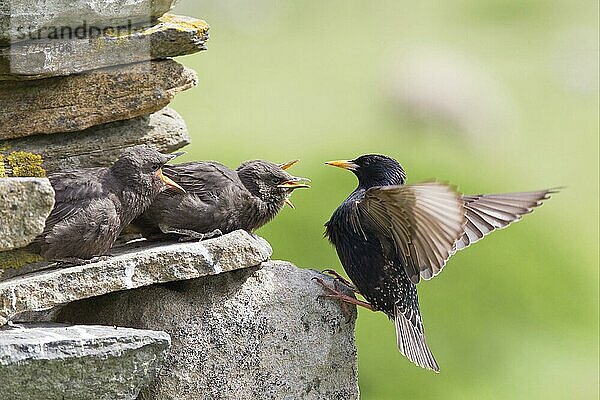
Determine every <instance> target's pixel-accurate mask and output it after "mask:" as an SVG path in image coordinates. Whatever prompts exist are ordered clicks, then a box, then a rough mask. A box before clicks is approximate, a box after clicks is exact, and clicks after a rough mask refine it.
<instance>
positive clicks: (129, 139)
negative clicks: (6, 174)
mask: <svg viewBox="0 0 600 400" xmlns="http://www.w3.org/2000/svg"><path fill="white" fill-rule="evenodd" d="M189 143H190V137H189V135H188V131H187V127H186V125H185V121H184V120H183V118H182V117H181V116H180V115H179V114H178V113H177V112H176V111H175V110H173V109H171V108H168V107H166V108H163V109H162V110H160V111H157V112H155V113H153V114H150V115H146V116H142V117H136V118H132V119H127V120H123V121H116V122H110V123H107V124H102V125H97V126H93V127H91V128H88V129H86V130H84V131H79V132H69V133H57V134H53V135H36V136H28V137H24V138H17V139H7V140H4V141H0V149H4V150H6V151H26V152H29V153H34V154H40V155H41V156H42V157H43V160H44V161H43V167H44V169H45V170H46V171H47V172H48V173H52V172H56V171H60V170H66V169H72V168H88V167H103V166H109V165H112V163H114V161H115V160H116V159H117V158H118V157H119V154H120V153H121V151H122V150H123V149H124V148H127V147H131V146H135V145H138V144H147V145H149V146H152V147H154V148H155V149H157V150H158V151H161V152H163V153H171V152H173V151H175V150H177V149H180V148H182V147H184V146H186V145H188V144H189Z"/></svg>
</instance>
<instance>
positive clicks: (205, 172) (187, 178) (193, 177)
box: [163, 161, 242, 201]
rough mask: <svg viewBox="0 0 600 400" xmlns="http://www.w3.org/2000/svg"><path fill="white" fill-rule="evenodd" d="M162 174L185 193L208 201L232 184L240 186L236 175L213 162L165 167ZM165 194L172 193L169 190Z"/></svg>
mask: <svg viewBox="0 0 600 400" xmlns="http://www.w3.org/2000/svg"><path fill="white" fill-rule="evenodd" d="M163 173H164V174H165V175H167V176H168V177H169V178H171V179H173V180H174V181H175V182H177V183H178V184H179V185H181V187H183V188H184V189H185V191H186V192H187V193H191V194H194V195H196V196H198V197H200V198H201V199H202V200H203V201H209V200H210V199H211V198H214V196H215V195H217V194H218V193H220V192H221V191H222V190H225V189H226V188H228V187H229V188H230V187H231V185H232V184H234V185H242V183H241V182H240V180H239V178H238V176H237V173H236V172H235V171H232V170H231V169H229V168H227V167H226V166H225V165H223V164H220V163H218V162H215V161H200V162H190V163H185V164H177V165H165V166H164V167H163ZM164 193H165V194H167V195H168V194H171V193H173V192H172V191H171V190H170V189H169V190H167V191H165V192H164Z"/></svg>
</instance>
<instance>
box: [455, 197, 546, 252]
mask: <svg viewBox="0 0 600 400" xmlns="http://www.w3.org/2000/svg"><path fill="white" fill-rule="evenodd" d="M556 192H557V190H556V189H548V190H538V191H533V192H518V193H502V194H480V195H464V196H463V201H464V207H465V217H466V219H467V223H466V224H465V226H464V232H463V234H462V236H461V237H460V238H459V239H458V240H457V241H456V243H455V244H454V249H453V251H452V254H454V253H455V252H457V251H458V250H462V249H464V248H465V247H467V246H469V245H471V244H473V243H475V242H477V241H479V240H481V239H482V238H483V237H484V236H486V235H487V234H489V233H490V232H493V231H494V230H496V229H502V228H505V227H507V226H508V225H510V224H512V223H513V222H515V221H518V220H520V219H521V218H522V217H523V215H525V214H529V213H530V212H532V211H533V209H534V208H535V207H538V206H540V205H541V204H542V202H543V201H544V200H547V199H549V198H550V195H551V194H553V193H556Z"/></svg>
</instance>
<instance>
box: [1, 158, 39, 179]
mask: <svg viewBox="0 0 600 400" xmlns="http://www.w3.org/2000/svg"><path fill="white" fill-rule="evenodd" d="M6 160H7V161H8V165H9V166H10V168H11V170H12V175H13V176H19V177H24V176H28V177H37V178H45V177H46V170H45V169H44V167H43V166H42V164H43V162H44V159H43V158H42V156H41V155H39V154H34V153H29V152H26V151H13V152H12V153H10V154H9V155H8V156H7V157H6Z"/></svg>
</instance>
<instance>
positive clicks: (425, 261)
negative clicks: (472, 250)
mask: <svg viewBox="0 0 600 400" xmlns="http://www.w3.org/2000/svg"><path fill="white" fill-rule="evenodd" d="M327 164H329V165H332V166H335V167H340V168H343V169H347V170H350V171H352V172H353V173H354V174H355V175H356V176H357V178H358V187H357V188H356V189H355V190H354V191H353V192H352V193H351V194H350V196H349V197H348V198H347V199H346V200H345V201H344V202H343V203H342V205H340V206H339V207H338V208H337V210H335V212H334V213H333V215H332V216H331V219H330V220H329V222H327V224H326V235H327V236H328V238H329V240H330V241H331V243H332V244H333V245H334V246H335V248H336V251H337V254H338V256H339V258H340V261H341V263H342V265H343V267H344V270H345V271H346V273H347V274H348V277H349V278H350V280H351V281H352V282H353V283H354V285H353V284H352V283H350V282H347V281H346V283H347V284H348V285H349V286H350V287H351V288H353V289H355V290H356V292H357V293H360V294H361V295H362V296H363V297H364V298H365V299H366V300H367V301H368V303H367V302H362V301H359V300H357V299H355V298H354V297H351V296H348V295H345V294H343V293H342V292H340V291H337V290H336V289H335V288H332V287H329V286H327V285H326V284H325V282H324V281H322V280H320V281H319V283H321V284H322V285H323V286H325V289H326V290H327V291H328V293H329V294H328V295H326V296H325V297H328V298H333V299H339V300H341V301H344V302H349V303H353V304H356V305H360V306H364V307H366V308H369V309H371V310H373V311H383V312H384V313H386V314H387V315H388V316H389V317H390V319H393V320H394V322H395V326H396V337H397V344H398V349H399V350H400V352H401V353H402V354H403V355H405V356H406V357H407V358H408V359H409V360H411V361H412V362H414V363H415V364H417V365H418V366H420V367H423V368H427V369H431V370H434V371H436V372H437V371H439V367H438V364H437V362H436V360H435V358H434V357H433V354H432V353H431V351H430V350H429V348H428V346H427V343H426V341H425V335H424V330H423V322H422V319H421V314H420V312H419V303H418V298H417V287H416V285H417V283H419V280H420V279H421V278H423V279H425V280H428V279H431V278H432V277H434V276H436V275H437V274H438V273H439V272H440V271H441V270H442V268H443V267H444V265H445V264H446V261H447V260H448V258H449V257H450V256H451V255H452V254H454V253H455V252H456V251H458V250H461V249H463V248H465V247H467V246H468V245H470V244H471V243H474V242H476V241H478V240H479V239H481V238H483V237H484V236H485V235H487V234H488V233H490V232H492V231H493V230H495V229H499V228H504V227H506V226H507V225H509V224H510V223H512V222H514V221H517V220H519V219H520V218H521V216H523V215H524V214H527V213H529V212H531V211H532V210H533V208H535V207H537V206H539V205H540V204H541V203H542V201H543V200H546V199H548V198H549V197H550V196H549V195H550V194H551V193H553V191H552V190H541V191H535V192H522V193H508V194H487V195H486V194H482V195H475V196H467V195H460V194H458V193H456V191H455V190H454V188H452V187H451V186H448V185H446V184H443V183H435V182H430V183H418V184H413V185H405V180H406V174H405V172H404V170H403V169H402V167H401V166H400V164H399V163H398V162H397V161H396V160H394V159H392V158H389V157H386V156H382V155H364V156H361V157H358V158H356V159H355V160H351V161H330V162H327ZM329 272H332V271H331V270H329ZM338 278H341V277H339V275H338ZM341 279H343V278H341Z"/></svg>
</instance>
